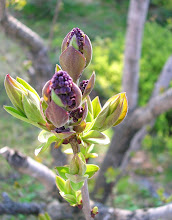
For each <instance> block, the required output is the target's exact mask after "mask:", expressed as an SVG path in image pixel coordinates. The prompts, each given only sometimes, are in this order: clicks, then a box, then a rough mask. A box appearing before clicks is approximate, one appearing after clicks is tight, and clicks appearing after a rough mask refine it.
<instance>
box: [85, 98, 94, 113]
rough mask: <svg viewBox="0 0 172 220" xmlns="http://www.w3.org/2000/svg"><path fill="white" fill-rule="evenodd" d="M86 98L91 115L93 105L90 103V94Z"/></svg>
mask: <svg viewBox="0 0 172 220" xmlns="http://www.w3.org/2000/svg"><path fill="white" fill-rule="evenodd" d="M86 99H87V104H88V111H89V112H90V113H91V115H93V106H92V103H91V99H90V96H87V97H86Z"/></svg>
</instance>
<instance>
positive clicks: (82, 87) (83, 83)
mask: <svg viewBox="0 0 172 220" xmlns="http://www.w3.org/2000/svg"><path fill="white" fill-rule="evenodd" d="M87 84H88V80H83V81H82V82H80V85H79V88H80V90H81V92H82V95H83V94H84V91H85V88H86V86H87Z"/></svg>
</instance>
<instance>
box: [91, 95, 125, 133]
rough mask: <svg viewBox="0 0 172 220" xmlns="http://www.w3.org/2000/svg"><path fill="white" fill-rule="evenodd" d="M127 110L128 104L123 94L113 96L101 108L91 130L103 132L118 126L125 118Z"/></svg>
mask: <svg viewBox="0 0 172 220" xmlns="http://www.w3.org/2000/svg"><path fill="white" fill-rule="evenodd" d="M127 110H128V104H127V97H126V95H125V93H120V94H118V95H115V96H113V97H112V98H110V99H109V100H108V101H107V102H106V103H105V105H104V106H103V108H102V110H101V111H100V113H99V114H98V116H97V118H96V121H95V123H94V126H93V128H92V129H93V130H99V131H104V130H106V129H108V128H110V127H113V126H116V125H118V124H119V123H120V122H121V121H123V119H124V118H125V116H126V114H127Z"/></svg>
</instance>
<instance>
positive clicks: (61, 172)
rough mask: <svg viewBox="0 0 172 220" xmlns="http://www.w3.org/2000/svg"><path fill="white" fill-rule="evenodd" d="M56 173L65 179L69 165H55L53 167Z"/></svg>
mask: <svg viewBox="0 0 172 220" xmlns="http://www.w3.org/2000/svg"><path fill="white" fill-rule="evenodd" d="M55 169H56V170H57V172H58V174H59V175H60V176H61V177H62V178H63V179H64V180H67V177H66V175H65V174H66V173H69V167H56V168H55Z"/></svg>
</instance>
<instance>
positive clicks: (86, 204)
mask: <svg viewBox="0 0 172 220" xmlns="http://www.w3.org/2000/svg"><path fill="white" fill-rule="evenodd" d="M70 144H71V146H72V150H73V153H74V155H75V154H77V153H79V145H78V142H77V139H76V137H74V138H72V139H71V140H70ZM81 194H82V203H83V212H84V215H85V219H86V220H92V219H93V218H92V217H91V206H90V198H89V192H88V183H87V180H85V182H84V186H83V187H82V188H81Z"/></svg>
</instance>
